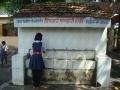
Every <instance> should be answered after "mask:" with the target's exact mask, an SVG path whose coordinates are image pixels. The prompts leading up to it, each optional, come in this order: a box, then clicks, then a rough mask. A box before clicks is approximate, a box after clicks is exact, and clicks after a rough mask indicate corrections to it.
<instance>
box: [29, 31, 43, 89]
mask: <svg viewBox="0 0 120 90" xmlns="http://www.w3.org/2000/svg"><path fill="white" fill-rule="evenodd" d="M34 40H35V41H34V42H33V44H32V49H33V53H32V56H31V58H30V63H29V68H30V69H31V70H32V79H33V88H34V89H37V88H38V87H39V84H40V77H41V73H42V71H43V69H44V68H45V66H44V62H43V58H42V53H45V51H42V47H43V43H42V42H41V40H42V34H41V33H37V34H36V35H35V38H34Z"/></svg>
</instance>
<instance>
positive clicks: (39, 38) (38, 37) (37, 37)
mask: <svg viewBox="0 0 120 90" xmlns="http://www.w3.org/2000/svg"><path fill="white" fill-rule="evenodd" d="M34 40H35V41H36V40H38V41H41V40H42V34H41V33H36V35H35V38H34Z"/></svg>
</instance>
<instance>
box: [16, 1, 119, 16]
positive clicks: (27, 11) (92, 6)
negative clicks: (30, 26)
mask: <svg viewBox="0 0 120 90" xmlns="http://www.w3.org/2000/svg"><path fill="white" fill-rule="evenodd" d="M114 13H120V3H117V4H110V3H52V4H50V3H46V4H29V5H26V6H25V7H23V9H21V10H20V12H19V13H17V14H16V15H14V17H15V18H20V17H23V18H24V17H95V18H110V17H111V16H112V15H113V14H114Z"/></svg>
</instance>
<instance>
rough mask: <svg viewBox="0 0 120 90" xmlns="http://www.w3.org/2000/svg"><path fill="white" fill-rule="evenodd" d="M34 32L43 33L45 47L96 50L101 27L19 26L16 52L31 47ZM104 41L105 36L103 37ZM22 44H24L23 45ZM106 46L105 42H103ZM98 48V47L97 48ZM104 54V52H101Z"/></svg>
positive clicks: (98, 50) (99, 43) (22, 51)
mask: <svg viewBox="0 0 120 90" xmlns="http://www.w3.org/2000/svg"><path fill="white" fill-rule="evenodd" d="M36 32H41V33H42V34H43V42H44V46H45V48H46V49H78V50H96V51H97V52H102V51H101V50H102V48H103V47H101V49H100V47H99V46H100V45H101V43H102V42H104V40H102V42H101V37H102V35H103V33H104V32H103V29H98V28H96V29H94V28H19V30H18V34H19V35H18V39H19V40H18V41H19V44H18V46H19V50H18V53H27V51H28V49H29V48H31V47H32V46H31V45H32V42H33V41H34V36H35V34H36ZM105 41H106V38H105ZM23 44H24V45H23ZM104 46H106V43H104ZM98 48H99V49H98ZM102 53H104V54H105V52H102Z"/></svg>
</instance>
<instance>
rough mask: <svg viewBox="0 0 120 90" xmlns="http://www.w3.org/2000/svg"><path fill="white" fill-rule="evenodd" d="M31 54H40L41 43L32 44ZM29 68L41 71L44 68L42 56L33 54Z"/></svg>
mask: <svg viewBox="0 0 120 90" xmlns="http://www.w3.org/2000/svg"><path fill="white" fill-rule="evenodd" d="M32 49H33V52H42V42H33V44H32ZM29 68H30V69H32V70H42V69H44V68H45V65H44V62H43V58H42V54H33V55H32V56H31V58H30V63H29Z"/></svg>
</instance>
